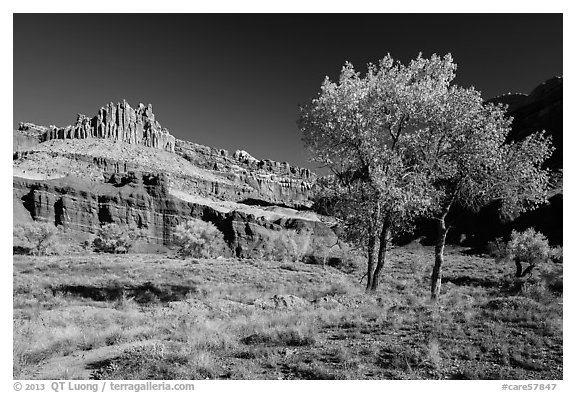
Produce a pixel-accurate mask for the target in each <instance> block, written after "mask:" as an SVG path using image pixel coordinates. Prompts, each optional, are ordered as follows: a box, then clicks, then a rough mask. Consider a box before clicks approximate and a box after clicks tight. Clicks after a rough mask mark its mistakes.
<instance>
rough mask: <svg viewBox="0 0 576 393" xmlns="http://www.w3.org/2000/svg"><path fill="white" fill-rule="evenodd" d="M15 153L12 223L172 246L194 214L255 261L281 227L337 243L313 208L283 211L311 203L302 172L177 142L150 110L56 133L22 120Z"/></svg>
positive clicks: (119, 107) (81, 120)
mask: <svg viewBox="0 0 576 393" xmlns="http://www.w3.org/2000/svg"><path fill="white" fill-rule="evenodd" d="M13 151H14V154H13V172H14V184H13V194H14V220H15V223H18V222H26V221H32V220H39V221H44V222H50V223H54V225H56V226H62V227H64V228H66V229H69V230H72V231H81V232H87V233H95V232H96V231H97V230H98V229H99V228H100V227H101V226H102V225H104V224H106V223H110V222H114V223H118V224H122V225H135V226H137V227H139V228H141V229H143V230H144V232H145V233H146V234H147V237H148V241H149V242H151V243H155V244H164V245H170V244H171V243H172V241H173V234H172V232H173V230H174V228H175V227H176V225H178V224H179V223H180V222H182V221H185V220H187V219H190V218H198V219H202V220H205V221H210V222H213V223H214V224H215V225H216V226H217V227H218V228H219V229H220V230H221V231H222V232H223V233H224V235H225V239H226V242H227V244H228V245H229V247H230V252H231V254H232V255H235V256H237V257H252V256H257V255H261V254H262V252H263V250H264V249H266V247H267V244H269V243H270V242H271V239H275V238H278V236H279V235H280V234H281V233H283V231H287V230H289V231H293V232H294V233H296V232H297V233H298V236H300V238H302V239H307V240H306V244H307V248H310V247H312V245H313V244H322V243H326V244H328V243H330V244H331V245H332V244H334V242H335V235H334V232H333V231H332V230H331V229H330V227H329V226H328V225H326V224H324V223H323V222H321V221H320V220H318V219H317V217H316V216H315V215H314V214H313V213H312V212H299V211H298V210H294V209H291V208H290V207H292V208H294V207H295V208H299V207H303V206H310V204H311V190H312V185H313V182H314V181H315V179H316V176H315V174H314V173H312V172H311V171H310V170H308V169H305V168H298V167H294V166H291V165H289V164H288V163H285V162H284V163H279V162H275V161H272V160H258V159H256V158H254V157H252V156H251V155H250V154H249V153H247V152H245V151H243V150H238V151H236V152H234V153H230V152H228V151H226V150H223V149H214V148H210V147H207V146H202V145H198V144H195V143H191V142H187V141H182V140H177V139H175V138H174V137H173V136H171V135H170V134H169V133H168V131H167V130H165V129H163V128H161V126H160V124H159V123H158V122H157V121H156V120H155V116H154V114H153V112H152V107H151V106H150V105H148V106H144V105H142V104H140V105H139V106H138V107H137V108H135V109H132V108H131V107H130V106H129V105H128V104H127V103H126V102H125V101H124V102H122V103H119V104H112V103H110V104H108V105H107V106H105V107H103V108H101V109H100V111H99V112H98V114H97V115H96V116H95V117H93V118H91V119H89V118H87V117H86V116H84V115H78V118H77V121H76V123H75V124H74V125H71V126H67V127H63V128H58V127H54V126H50V127H45V126H39V125H35V124H32V123H21V124H20V127H19V130H16V131H14V149H13ZM217 201H220V203H218V202H217ZM258 205H260V207H259V206H258ZM266 206H270V207H266Z"/></svg>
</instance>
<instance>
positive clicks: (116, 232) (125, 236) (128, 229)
mask: <svg viewBox="0 0 576 393" xmlns="http://www.w3.org/2000/svg"><path fill="white" fill-rule="evenodd" d="M143 236H144V232H143V231H142V230H141V229H138V228H136V227H135V226H120V225H118V224H115V223H112V224H105V225H104V226H102V227H101V228H100V229H99V230H98V233H97V235H96V238H95V239H94V241H93V242H92V246H93V247H94V251H97V252H106V253H111V254H126V253H127V252H128V251H129V250H130V248H132V246H134V242H135V241H136V240H138V239H140V238H141V237H143Z"/></svg>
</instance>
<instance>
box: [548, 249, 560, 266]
mask: <svg viewBox="0 0 576 393" xmlns="http://www.w3.org/2000/svg"><path fill="white" fill-rule="evenodd" d="M550 259H551V260H552V262H554V263H562V246H556V247H553V248H552V249H551V250H550Z"/></svg>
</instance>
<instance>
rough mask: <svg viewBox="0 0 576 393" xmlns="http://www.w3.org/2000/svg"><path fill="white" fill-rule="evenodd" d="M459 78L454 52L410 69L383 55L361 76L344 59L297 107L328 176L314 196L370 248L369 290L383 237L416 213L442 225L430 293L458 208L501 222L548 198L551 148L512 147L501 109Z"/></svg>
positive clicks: (543, 142) (526, 143)
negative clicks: (495, 207) (489, 208)
mask: <svg viewBox="0 0 576 393" xmlns="http://www.w3.org/2000/svg"><path fill="white" fill-rule="evenodd" d="M455 72H456V64H454V63H453V61H452V57H451V56H450V55H446V56H444V57H440V56H437V55H432V56H431V57H430V58H429V59H425V58H423V57H422V56H419V57H418V58H417V59H415V60H412V61H411V62H410V63H409V64H407V65H403V64H401V63H399V62H395V61H394V60H393V59H392V58H391V57H390V56H389V55H388V56H386V57H385V58H384V59H382V60H380V62H379V63H378V64H377V65H374V64H369V65H368V70H367V72H366V74H365V75H364V76H362V75H360V73H359V72H357V71H356V70H355V69H354V67H353V66H352V64H350V63H346V64H345V66H344V67H343V69H342V72H341V73H340V78H339V80H338V82H332V81H330V80H329V79H328V78H326V80H325V81H324V83H323V84H322V86H321V90H320V94H319V95H318V97H317V98H315V99H313V100H312V101H311V102H310V103H309V104H308V105H306V106H304V107H302V108H301V110H300V119H299V128H300V130H301V132H302V135H303V140H304V142H305V144H306V146H307V147H308V149H309V150H310V151H311V153H312V159H313V161H316V162H318V163H320V164H321V165H323V166H325V167H327V168H328V169H329V170H330V171H331V173H332V174H331V176H330V177H328V178H326V179H324V180H322V181H320V182H319V189H320V192H319V198H320V199H321V200H322V201H323V202H325V205H324V207H325V208H329V209H331V210H330V211H329V213H331V214H333V215H335V216H336V217H338V218H340V219H341V221H342V222H343V225H344V227H345V229H346V230H345V233H346V236H347V237H348V239H347V240H351V241H353V242H354V243H355V244H356V245H358V246H360V247H361V248H363V249H364V250H365V251H366V252H367V254H368V272H367V276H368V287H371V289H375V287H376V286H377V284H378V274H379V271H380V269H381V267H382V265H383V262H384V258H385V254H386V248H387V245H388V243H389V241H390V240H391V239H393V238H394V236H395V235H397V234H398V233H400V232H403V231H409V230H410V229H411V228H412V226H413V223H414V221H415V219H416V218H418V217H422V216H432V217H434V218H435V219H437V221H438V241H437V245H436V262H435V269H434V272H433V279H432V281H433V285H432V296H433V297H436V296H437V295H438V293H439V286H440V282H441V280H440V279H441V265H442V261H443V250H444V243H445V239H446V233H447V231H448V227H449V226H447V225H446V217H447V215H448V213H449V212H450V210H451V208H452V207H453V206H454V205H459V206H460V207H462V208H464V209H469V210H472V211H478V210H479V209H480V208H482V207H483V206H485V205H487V204H489V203H492V202H495V201H498V202H499V204H500V207H501V209H500V211H501V215H502V217H503V218H514V217H516V216H518V215H519V214H521V213H523V212H525V211H527V210H531V209H534V208H535V207H537V206H538V205H540V204H542V203H545V202H546V199H547V196H548V191H549V189H550V174H549V172H548V171H547V170H545V169H542V163H543V162H544V161H545V160H546V159H547V158H548V157H550V155H551V153H552V151H553V147H552V144H551V140H550V138H546V137H545V136H544V134H543V133H536V134H533V135H531V136H529V137H527V138H525V139H524V140H522V141H520V142H508V141H507V137H508V134H509V132H510V130H511V128H510V125H511V121H512V120H511V119H510V118H508V117H507V116H506V115H505V107H504V106H502V105H494V104H491V103H485V102H484V100H483V99H482V97H481V94H480V92H478V91H477V90H475V89H474V88H462V87H459V86H456V85H451V83H452V81H453V80H454V78H455V76H456V73H455ZM376 250H378V263H377V265H376V268H375V270H374V277H371V274H372V264H373V261H374V260H375V256H374V253H375V252H376ZM371 281H372V285H370V282H371Z"/></svg>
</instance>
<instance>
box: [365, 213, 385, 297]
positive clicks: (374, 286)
mask: <svg viewBox="0 0 576 393" xmlns="http://www.w3.org/2000/svg"><path fill="white" fill-rule="evenodd" d="M389 234H390V228H389V226H388V224H387V223H384V225H383V226H382V232H380V246H379V247H378V262H377V264H376V269H374V275H373V276H372V287H371V288H370V289H371V290H372V291H375V290H376V289H377V288H378V284H379V281H380V272H381V271H382V268H383V267H384V262H385V261H386V249H387V247H388V235H389Z"/></svg>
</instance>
